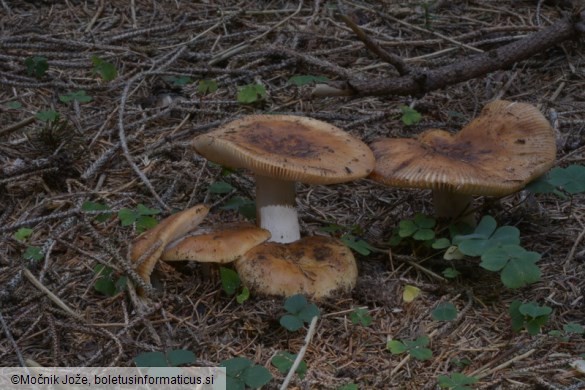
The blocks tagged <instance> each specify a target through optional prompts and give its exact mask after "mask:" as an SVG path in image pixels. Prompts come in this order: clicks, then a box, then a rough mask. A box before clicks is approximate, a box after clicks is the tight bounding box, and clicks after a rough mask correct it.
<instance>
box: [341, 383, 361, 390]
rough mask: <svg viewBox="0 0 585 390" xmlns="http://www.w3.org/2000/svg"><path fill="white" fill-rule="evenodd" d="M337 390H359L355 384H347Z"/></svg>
mask: <svg viewBox="0 0 585 390" xmlns="http://www.w3.org/2000/svg"><path fill="white" fill-rule="evenodd" d="M337 390H359V387H358V385H356V384H355V383H348V384H346V385H343V386H341V387H338V388H337Z"/></svg>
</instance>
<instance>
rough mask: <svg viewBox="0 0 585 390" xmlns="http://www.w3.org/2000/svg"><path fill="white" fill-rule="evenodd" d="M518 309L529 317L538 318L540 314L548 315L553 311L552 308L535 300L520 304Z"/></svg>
mask: <svg viewBox="0 0 585 390" xmlns="http://www.w3.org/2000/svg"><path fill="white" fill-rule="evenodd" d="M518 311H519V312H520V313H521V314H523V315H525V316H528V317H532V318H537V317H540V316H547V315H549V314H550V313H552V309H551V308H550V307H548V306H539V305H537V304H536V303H535V302H528V303H524V304H522V305H520V307H518Z"/></svg>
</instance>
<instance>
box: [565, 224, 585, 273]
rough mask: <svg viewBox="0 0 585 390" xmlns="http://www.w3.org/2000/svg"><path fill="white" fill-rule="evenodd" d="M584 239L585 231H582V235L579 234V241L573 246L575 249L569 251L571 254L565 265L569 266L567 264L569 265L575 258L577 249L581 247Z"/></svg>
mask: <svg viewBox="0 0 585 390" xmlns="http://www.w3.org/2000/svg"><path fill="white" fill-rule="evenodd" d="M583 237H585V229H583V230H582V231H581V233H579V236H577V239H576V240H575V243H574V244H573V247H572V248H571V250H570V251H569V254H568V255H567V258H566V259H565V265H567V263H569V262H570V261H571V260H573V258H574V257H575V252H576V251H577V247H578V246H579V243H580V242H581V240H582V239H583Z"/></svg>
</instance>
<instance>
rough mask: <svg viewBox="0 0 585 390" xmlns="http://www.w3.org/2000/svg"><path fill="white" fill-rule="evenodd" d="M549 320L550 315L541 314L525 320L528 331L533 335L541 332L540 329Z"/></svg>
mask: <svg viewBox="0 0 585 390" xmlns="http://www.w3.org/2000/svg"><path fill="white" fill-rule="evenodd" d="M547 321H548V316H540V317H536V318H529V319H527V320H525V326H526V331H527V332H528V334H530V335H531V336H535V335H537V334H539V333H540V329H541V328H542V327H543V326H544V324H546V323H547Z"/></svg>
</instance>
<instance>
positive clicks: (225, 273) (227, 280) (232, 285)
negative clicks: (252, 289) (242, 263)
mask: <svg viewBox="0 0 585 390" xmlns="http://www.w3.org/2000/svg"><path fill="white" fill-rule="evenodd" d="M219 276H220V278H221V286H222V288H223V291H225V293H226V294H227V295H234V294H235V293H236V290H237V289H238V287H240V284H241V281H240V277H239V276H238V273H237V272H236V271H234V270H233V269H229V268H226V267H219Z"/></svg>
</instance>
